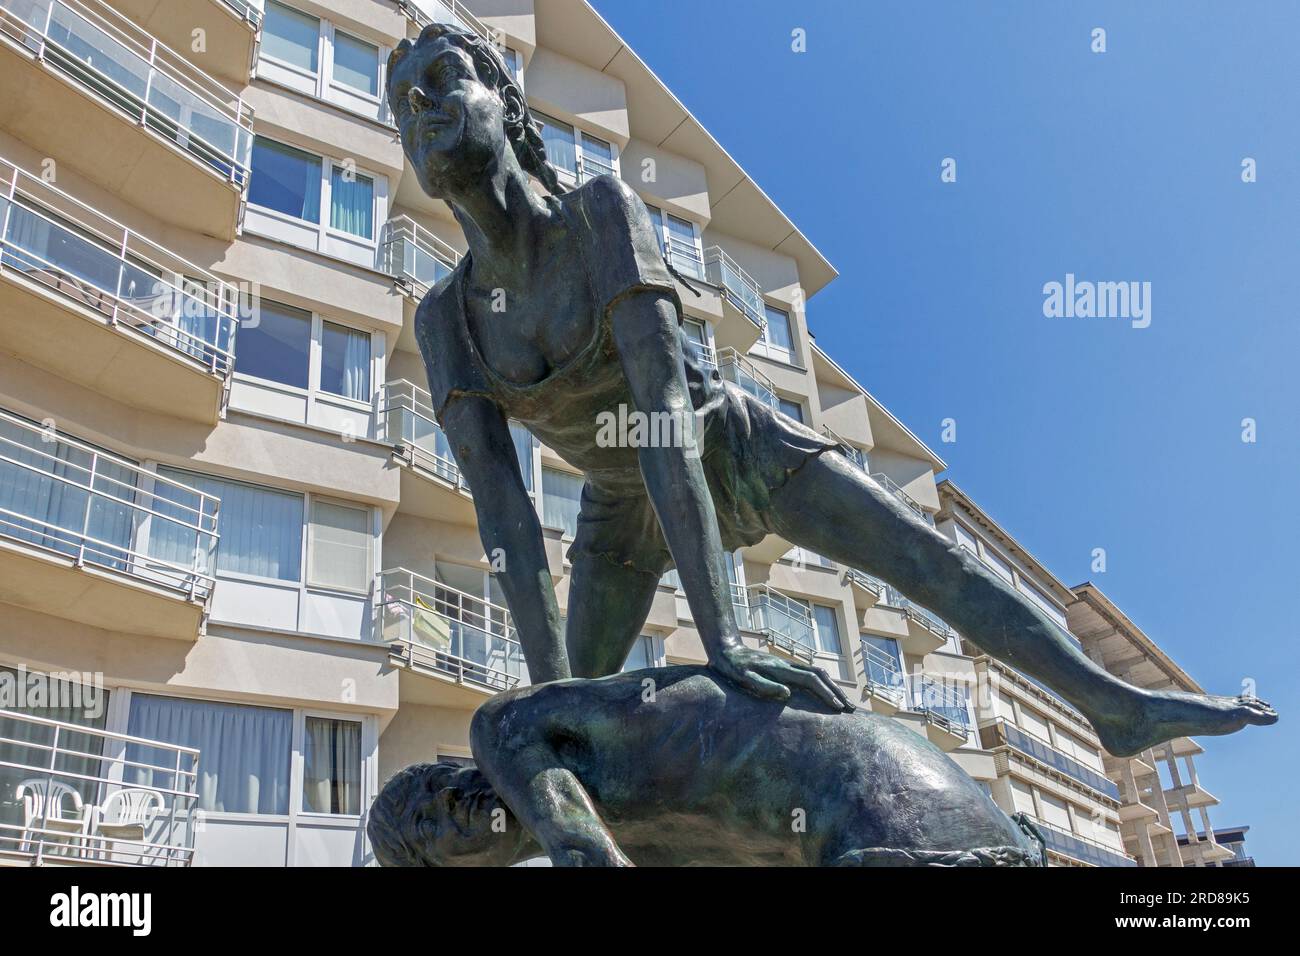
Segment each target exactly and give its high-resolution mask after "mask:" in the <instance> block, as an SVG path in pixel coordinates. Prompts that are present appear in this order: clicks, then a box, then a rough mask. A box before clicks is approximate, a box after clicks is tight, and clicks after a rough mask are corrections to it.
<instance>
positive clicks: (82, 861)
mask: <svg viewBox="0 0 1300 956" xmlns="http://www.w3.org/2000/svg"><path fill="white" fill-rule="evenodd" d="M198 764H199V752H198V751H197V750H195V749H194V748H192V747H180V746H176V745H175V744H169V743H163V742H161V741H157V740H149V739H147V738H144V737H133V736H130V735H127V734H116V733H110V732H108V731H105V730H97V729H94V728H90V727H83V726H81V725H79V724H72V723H67V722H64V721H60V720H51V719H49V718H46V717H36V716H33V715H30V714H24V713H19V712H16V711H8V710H0V860H9V861H20V862H25V863H28V864H30V865H34V866H39V865H42V864H64V865H68V864H72V865H78V866H85V865H98V866H189V865H190V863H192V862H193V858H194V831H195V829H196V823H197V818H198V816H199V814H200V812H201V811H199V810H198Z"/></svg>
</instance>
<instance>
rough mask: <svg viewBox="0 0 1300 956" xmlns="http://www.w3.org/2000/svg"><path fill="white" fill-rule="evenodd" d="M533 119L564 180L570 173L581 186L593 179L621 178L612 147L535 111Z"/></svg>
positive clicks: (615, 154) (549, 156)
mask: <svg viewBox="0 0 1300 956" xmlns="http://www.w3.org/2000/svg"><path fill="white" fill-rule="evenodd" d="M533 118H534V119H535V120H537V122H538V123H539V124H540V125H541V127H542V142H543V143H544V144H545V146H546V159H547V161H548V162H549V163H550V164H551V165H552V166H554V167H555V168H556V169H557V170H559V171H560V175H561V176H563V175H564V174H565V173H567V174H568V175H569V176H570V177H572V178H574V179H576V180H577V181H578V182H585V181H586V180H588V179H590V178H592V177H593V176H604V175H611V176H617V175H618V153H617V150H616V149H615V147H614V144H613V143H608V142H606V141H605V140H603V139H601V138H599V137H597V136H593V135H591V134H590V133H579V132H578V131H575V130H574V128H573V127H572V126H571V125H569V124H568V123H565V122H563V121H561V120H557V119H555V118H554V117H552V116H547V115H546V114H545V113H538V112H537V111H536V110H534V111H533Z"/></svg>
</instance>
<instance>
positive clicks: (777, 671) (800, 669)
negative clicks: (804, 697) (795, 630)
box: [709, 645, 853, 711]
mask: <svg viewBox="0 0 1300 956" xmlns="http://www.w3.org/2000/svg"><path fill="white" fill-rule="evenodd" d="M709 667H711V668H713V670H715V671H717V672H718V673H719V674H721V675H722V676H723V677H725V678H727V679H728V680H729V681H731V682H732V683H733V684H736V685H738V686H739V687H740V689H741V690H743V691H744V692H745V693H747V694H753V695H754V696H755V697H761V698H763V699H764V700H779V701H786V700H789V699H790V690H791V688H794V687H802V688H803V689H804V690H806V691H808V693H810V694H812V695H813V696H814V697H816V698H817V699H818V700H820V701H821V702H822V703H824V704H825V705H826V706H827V707H830V708H831V709H833V710H842V711H849V710H853V704H852V703H851V702H850V701H849V699H848V698H847V697H845V696H844V692H843V691H842V690H840V689H839V687H838V686H836V684H835V682H834V681H833V680H831V678H830V675H828V674H827V673H826V672H825V671H824V670H822V669H821V668H820V667H812V666H810V665H808V664H800V663H797V662H795V661H788V660H786V659H785V658H782V657H777V656H776V655H775V654H768V653H767V652H766V651H757V650H754V649H753V648H750V647H744V646H743V645H732V646H730V647H725V648H723V649H722V651H720V652H719V653H718V654H717V655H716V656H715V657H714V659H713V660H711V661H709Z"/></svg>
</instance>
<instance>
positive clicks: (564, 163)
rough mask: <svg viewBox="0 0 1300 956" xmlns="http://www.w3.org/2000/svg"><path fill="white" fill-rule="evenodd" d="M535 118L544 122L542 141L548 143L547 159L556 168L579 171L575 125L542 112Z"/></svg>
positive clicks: (534, 115) (573, 171)
mask: <svg viewBox="0 0 1300 956" xmlns="http://www.w3.org/2000/svg"><path fill="white" fill-rule="evenodd" d="M533 118H534V119H536V120H537V121H538V122H539V123H541V124H542V142H543V143H545V144H546V160H547V162H549V163H550V164H551V165H552V166H554V167H555V168H556V169H566V170H568V171H569V172H571V173H574V174H576V173H577V172H578V150H577V146H576V144H575V142H574V139H573V127H572V126H569V125H567V124H566V123H561V122H560V121H559V120H554V119H551V118H550V117H549V116H545V115H543V114H542V113H534V114H533Z"/></svg>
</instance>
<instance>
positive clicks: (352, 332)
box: [320, 322, 371, 402]
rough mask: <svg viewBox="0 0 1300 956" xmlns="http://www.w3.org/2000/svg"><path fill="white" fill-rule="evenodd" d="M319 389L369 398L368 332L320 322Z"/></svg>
mask: <svg viewBox="0 0 1300 956" xmlns="http://www.w3.org/2000/svg"><path fill="white" fill-rule="evenodd" d="M320 387H321V391H324V392H329V393H330V394H332V395H342V396H343V397H344V398H350V399H353V400H354V401H358V402H368V401H370V395H371V392H370V333H368V332H358V331H357V330H356V329H349V328H347V327H346V326H343V325H338V324H336V323H334V322H321V361H320Z"/></svg>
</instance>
